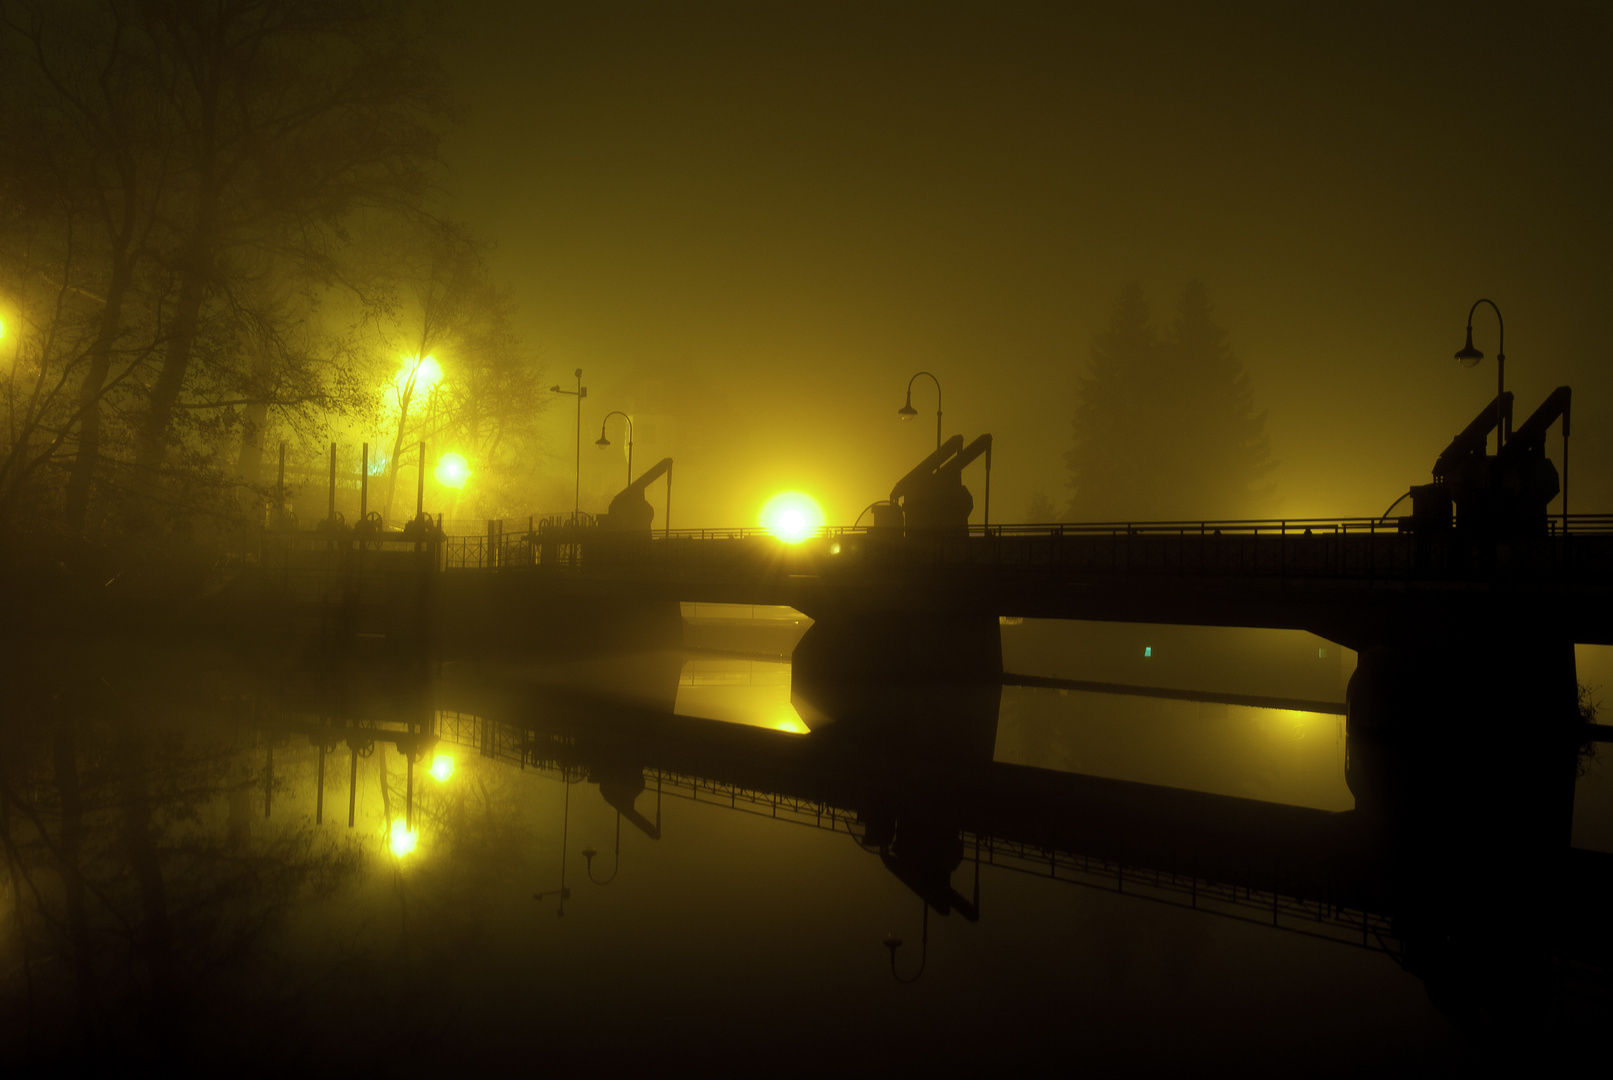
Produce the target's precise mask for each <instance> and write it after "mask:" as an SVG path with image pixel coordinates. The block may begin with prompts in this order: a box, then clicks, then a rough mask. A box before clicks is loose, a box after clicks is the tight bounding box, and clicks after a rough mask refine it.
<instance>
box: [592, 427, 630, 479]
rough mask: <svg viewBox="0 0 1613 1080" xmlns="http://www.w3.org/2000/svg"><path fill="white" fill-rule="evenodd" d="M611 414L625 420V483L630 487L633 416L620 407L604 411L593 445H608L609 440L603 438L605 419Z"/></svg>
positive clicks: (602, 448) (602, 447) (604, 447)
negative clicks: (597, 435) (597, 436)
mask: <svg viewBox="0 0 1613 1080" xmlns="http://www.w3.org/2000/svg"><path fill="white" fill-rule="evenodd" d="M613 416H620V417H621V418H622V419H623V420H626V421H627V483H628V486H629V487H631V486H632V484H633V418H632V417H631V416H628V415H627V414H626V413H624V412H623V411H622V410H620V409H612V410H611V411H610V412H608V413H606V414H605V419H604V420H601V421H600V422H599V438H597V439H595V440H594V445H595V446H597V447H599V448H600V449H601V450H604V449H606V448H607V447H609V446H610V440H609V439H607V438H605V421H606V420H609V419H610V418H611V417H613Z"/></svg>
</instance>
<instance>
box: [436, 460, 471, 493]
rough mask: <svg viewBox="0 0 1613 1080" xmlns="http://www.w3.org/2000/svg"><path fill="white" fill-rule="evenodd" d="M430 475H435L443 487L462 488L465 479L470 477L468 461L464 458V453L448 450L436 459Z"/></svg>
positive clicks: (457, 489)
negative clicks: (435, 465)
mask: <svg viewBox="0 0 1613 1080" xmlns="http://www.w3.org/2000/svg"><path fill="white" fill-rule="evenodd" d="M431 475H432V476H434V477H436V478H437V483H439V484H441V485H442V486H443V487H447V488H453V489H454V490H455V491H459V490H461V489H462V488H464V486H465V481H467V480H469V479H470V462H468V461H466V460H465V455H464V454H456V453H453V452H452V451H450V452H448V453H446V454H444V455H443V456H442V457H440V458H438V459H437V468H436V469H435V470H433V471H432V474H431Z"/></svg>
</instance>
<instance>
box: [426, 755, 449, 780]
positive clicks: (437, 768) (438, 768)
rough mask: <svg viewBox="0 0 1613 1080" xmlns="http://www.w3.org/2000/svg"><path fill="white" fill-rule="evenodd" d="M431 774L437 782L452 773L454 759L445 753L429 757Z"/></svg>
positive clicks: (445, 778)
mask: <svg viewBox="0 0 1613 1080" xmlns="http://www.w3.org/2000/svg"><path fill="white" fill-rule="evenodd" d="M431 775H432V776H434V777H436V778H437V781H438V783H441V782H442V781H444V780H447V779H448V778H449V777H450V776H452V775H454V759H453V758H451V757H449V756H448V755H447V754H438V755H437V756H436V757H434V758H432V759H431Z"/></svg>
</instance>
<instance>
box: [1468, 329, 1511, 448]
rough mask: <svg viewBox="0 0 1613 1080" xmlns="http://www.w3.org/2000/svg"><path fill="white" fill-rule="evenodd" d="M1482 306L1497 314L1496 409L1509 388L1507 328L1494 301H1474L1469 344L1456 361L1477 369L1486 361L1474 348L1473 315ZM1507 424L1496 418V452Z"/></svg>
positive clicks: (1498, 415) (1502, 439)
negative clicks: (1486, 305) (1479, 364)
mask: <svg viewBox="0 0 1613 1080" xmlns="http://www.w3.org/2000/svg"><path fill="white" fill-rule="evenodd" d="M1480 304H1489V305H1490V310H1492V311H1494V312H1495V323H1496V328H1497V331H1498V335H1499V336H1498V339H1497V343H1496V348H1495V407H1496V408H1497V409H1500V408H1501V399H1502V397H1503V396H1504V395H1505V393H1506V388H1507V353H1506V348H1507V326H1506V323H1504V322H1502V320H1501V309H1500V308H1498V307H1496V306H1495V301H1494V300H1485V299H1483V298H1480V299H1478V300H1475V301H1473V306H1472V307H1470V308H1468V310H1467V344H1466V345H1463V346H1462V347H1461V348H1460V349H1458V350H1456V359H1457V360H1458V361H1460V362H1461V365H1462V366H1463V367H1467V368H1470V367H1477V366H1478V362H1479V361H1480V360H1483V359H1484V354H1483V353H1482V352H1480V351H1479V350H1478V349H1475V348H1474V347H1473V313H1474V312H1475V311H1477V310H1478V309H1479V305H1480ZM1505 429H1506V423H1505V421H1503V419H1502V417H1501V415H1500V414H1499V413H1498V414H1497V415H1496V418H1495V452H1496V453H1497V454H1499V453H1501V446H1502V444H1503V442H1504V441H1505V436H1504V434H1503V433H1504V431H1505Z"/></svg>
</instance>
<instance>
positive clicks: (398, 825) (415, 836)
mask: <svg viewBox="0 0 1613 1080" xmlns="http://www.w3.org/2000/svg"><path fill="white" fill-rule="evenodd" d="M419 842H420V834H419V833H417V832H414V831H413V830H411V829H409V828H408V827H407V826H405V825H404V824H403V819H401V818H399V819H398V820H397V821H394V822H393V823H392V844H391V847H392V854H394V855H396V856H397V857H398V858H400V859H401V858H403V857H404V856H405V855H407V854H409V853H410V852H411V851H413V850H414V848H415V845H416V844H417V843H419Z"/></svg>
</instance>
